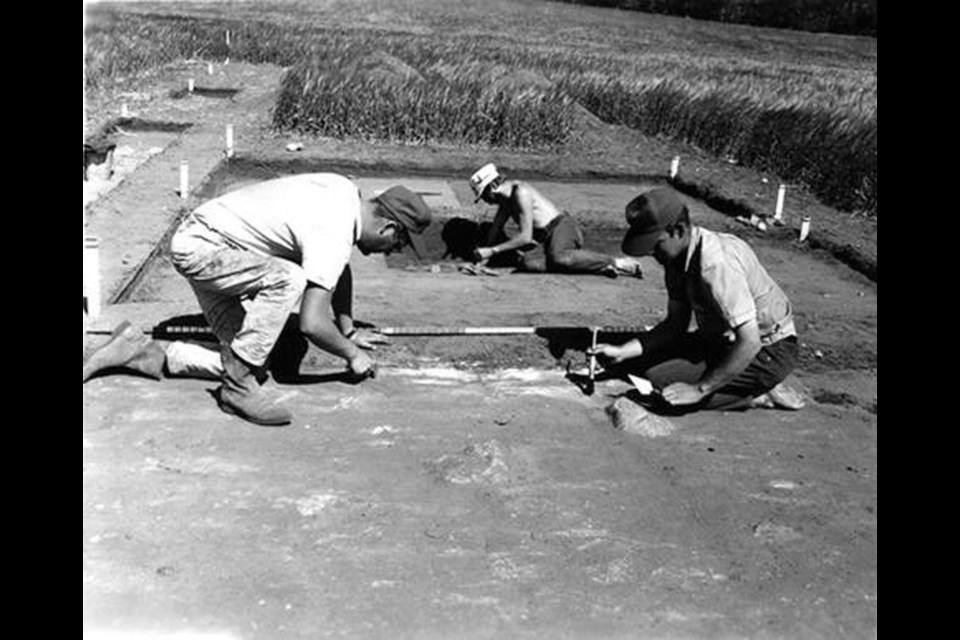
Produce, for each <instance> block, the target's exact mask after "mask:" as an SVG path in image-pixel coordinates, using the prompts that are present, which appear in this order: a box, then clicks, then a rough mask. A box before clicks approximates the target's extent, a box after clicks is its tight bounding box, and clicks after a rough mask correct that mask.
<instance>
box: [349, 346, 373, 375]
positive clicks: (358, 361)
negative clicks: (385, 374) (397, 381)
mask: <svg viewBox="0 0 960 640" xmlns="http://www.w3.org/2000/svg"><path fill="white" fill-rule="evenodd" d="M347 368H349V369H350V373H351V374H352V375H353V377H354V378H355V379H356V380H358V381H359V380H363V379H364V378H375V377H376V376H377V369H376V364H375V363H374V361H373V358H371V357H370V356H368V355H367V352H366V351H358V352H357V355H356V356H354V357H353V358H352V359H351V360H350V361H349V362H348V363H347Z"/></svg>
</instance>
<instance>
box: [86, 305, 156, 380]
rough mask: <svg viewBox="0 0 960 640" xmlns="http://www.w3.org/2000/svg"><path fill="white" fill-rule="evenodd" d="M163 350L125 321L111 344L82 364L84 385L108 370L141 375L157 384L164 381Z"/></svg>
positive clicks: (114, 335)
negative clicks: (155, 381)
mask: <svg viewBox="0 0 960 640" xmlns="http://www.w3.org/2000/svg"><path fill="white" fill-rule="evenodd" d="M166 358H167V356H166V353H165V352H164V350H163V348H162V347H161V346H160V345H159V344H157V343H156V342H154V341H153V340H151V339H150V338H148V337H146V336H145V335H143V334H142V333H141V332H139V331H137V330H136V329H135V328H134V327H133V326H131V325H130V323H129V322H128V321H126V320H124V321H123V322H121V323H120V324H119V325H117V327H116V328H115V329H114V330H113V333H112V334H111V336H110V340H109V341H108V342H107V344H105V345H103V346H102V347H100V348H99V349H97V350H96V351H94V352H93V353H91V354H90V355H89V356H88V357H87V359H86V360H84V362H83V381H84V382H86V381H87V380H89V379H90V378H91V377H93V376H94V375H95V374H97V373H99V372H100V371H103V370H105V369H116V370H123V371H129V372H133V373H139V374H142V375H145V376H148V377H150V378H153V379H154V380H159V379H161V378H162V377H163V365H164V362H165V361H166Z"/></svg>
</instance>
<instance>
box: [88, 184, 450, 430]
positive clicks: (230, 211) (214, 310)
mask: <svg viewBox="0 0 960 640" xmlns="http://www.w3.org/2000/svg"><path fill="white" fill-rule="evenodd" d="M430 220H431V212H430V209H429V207H428V206H427V205H426V203H424V201H423V199H422V198H420V196H418V195H417V194H415V193H413V192H412V191H410V190H409V189H406V188H405V187H401V186H396V187H391V188H390V189H388V190H386V191H384V192H383V193H381V194H379V195H378V196H376V197H374V198H372V199H369V200H364V199H362V198H361V196H360V192H359V190H358V189H357V186H356V185H355V184H354V183H353V182H351V181H350V180H349V179H347V178H345V177H343V176H340V175H336V174H331V173H314V174H303V175H296V176H290V177H285V178H279V179H275V180H268V181H266V182H261V183H258V184H254V185H251V186H247V187H243V188H240V189H237V190H235V191H232V192H229V193H227V194H225V195H222V196H220V197H218V198H215V199H213V200H211V201H209V202H206V203H204V204H203V205H201V206H200V207H198V208H197V209H196V210H194V211H193V212H192V213H190V214H189V215H188V216H187V217H186V219H185V220H184V221H183V222H182V223H181V224H180V226H179V228H178V229H177V231H176V233H175V234H174V236H173V239H172V240H171V243H170V254H171V258H172V261H173V264H174V266H175V267H176V269H177V271H178V272H179V273H180V274H181V275H183V276H184V277H185V278H186V279H187V280H188V281H189V282H190V285H191V287H193V290H194V293H195V294H196V296H197V300H198V301H199V303H200V308H201V309H202V311H203V314H204V316H205V317H206V320H207V322H208V323H209V325H210V327H211V329H212V331H213V333H214V335H216V336H217V338H218V340H219V342H220V345H221V347H220V365H221V368H222V373H221V375H220V379H221V385H220V388H219V392H218V394H217V395H218V402H219V405H220V408H221V409H223V410H224V411H226V412H227V413H231V414H235V415H238V416H240V417H241V418H244V419H246V420H249V421H250V422H254V423H257V424H264V425H282V424H287V423H289V422H290V421H291V415H290V412H289V411H287V410H286V409H284V408H283V407H281V406H279V405H278V404H276V402H275V400H274V398H273V396H272V394H270V393H269V392H267V391H266V390H265V389H264V388H262V387H261V380H263V379H264V378H265V376H264V375H263V371H264V368H265V366H266V364H267V360H268V358H269V357H270V355H271V352H272V351H273V349H274V346H275V344H276V342H277V339H278V337H279V335H280V332H281V330H282V329H283V327H284V325H285V324H286V323H287V320H288V318H289V316H290V314H291V313H292V312H293V311H294V310H295V309H296V308H297V304H298V303H299V316H300V324H299V329H300V331H301V332H302V333H303V335H304V336H305V337H306V338H307V339H308V340H309V341H310V342H312V343H313V344H315V345H317V346H318V347H320V348H321V349H324V350H325V351H328V352H330V353H332V354H335V355H338V356H340V357H341V358H343V359H344V360H345V361H346V363H347V366H348V368H349V370H350V371H351V372H352V374H353V375H354V376H356V377H357V378H363V377H368V376H371V375H373V373H374V361H373V359H372V358H371V357H370V356H369V355H368V354H367V350H369V349H372V348H374V344H375V343H377V342H384V341H385V340H384V339H383V338H382V337H381V336H379V335H378V334H375V333H374V332H371V331H365V330H358V329H357V327H355V326H354V323H353V312H352V306H353V276H352V272H351V270H350V264H349V260H350V254H351V252H352V250H353V247H354V246H356V247H357V248H358V249H359V250H360V252H361V253H363V254H364V255H367V254H371V253H385V254H389V253H390V252H392V251H397V250H400V249H401V248H403V247H404V246H407V245H410V246H412V247H413V248H414V251H416V247H415V245H414V242H415V238H417V236H418V235H419V234H421V233H422V232H423V231H424V229H426V228H427V226H428V225H429V224H430ZM195 353H196V352H195V351H189V350H187V351H184V352H181V351H178V350H174V349H167V351H166V354H165V357H166V363H165V366H166V369H167V370H168V371H169V372H170V373H172V374H174V375H177V374H184V373H190V372H191V371H195V370H198V369H207V370H209V369H210V368H211V367H210V363H209V358H207V361H206V362H191V358H193V357H194V356H195ZM138 357H139V356H138ZM199 359H200V360H202V359H203V358H202V357H200V358H199ZM134 361H138V360H136V358H134ZM86 377H87V376H86V369H85V373H84V379H86Z"/></svg>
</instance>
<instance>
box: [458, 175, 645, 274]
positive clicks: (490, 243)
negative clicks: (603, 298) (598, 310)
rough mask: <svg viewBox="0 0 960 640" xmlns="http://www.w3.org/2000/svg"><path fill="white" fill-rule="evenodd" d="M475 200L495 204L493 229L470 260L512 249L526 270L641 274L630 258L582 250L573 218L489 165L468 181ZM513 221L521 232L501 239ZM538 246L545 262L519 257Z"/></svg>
mask: <svg viewBox="0 0 960 640" xmlns="http://www.w3.org/2000/svg"><path fill="white" fill-rule="evenodd" d="M470 186H471V188H472V189H473V192H474V194H475V195H476V201H479V200H483V201H484V202H486V203H488V204H494V205H497V207H498V209H497V213H496V216H495V217H494V219H493V225H492V226H491V228H490V231H489V233H488V234H487V237H486V241H485V243H484V246H481V247H479V248H478V249H477V250H476V251H475V252H474V258H475V259H476V261H477V262H478V263H480V264H485V263H486V262H487V261H488V260H490V258H492V257H493V256H495V255H497V254H502V253H506V252H509V251H516V252H517V254H518V264H517V266H518V269H519V270H520V271H531V272H545V271H551V272H557V273H594V274H599V275H605V276H609V277H616V276H617V275H619V274H625V275H632V276H638V277H639V276H641V274H642V272H641V269H640V262H639V261H638V260H636V259H634V258H630V257H615V256H611V255H607V254H604V253H598V252H596V251H590V250H587V249H584V248H583V232H582V231H581V230H580V225H578V224H577V221H576V219H575V218H574V217H573V216H572V215H570V214H569V213H567V212H565V211H561V210H559V209H557V207H556V206H555V205H554V204H553V203H552V202H550V201H549V200H548V199H547V198H545V197H544V196H543V195H542V194H540V192H539V191H537V190H536V189H534V188H533V187H532V186H530V185H529V184H527V183H526V182H520V181H517V180H507V179H506V178H505V177H504V176H503V175H502V174H501V173H500V172H499V171H498V170H497V167H496V166H495V165H493V164H486V165H484V166H483V167H481V168H480V169H479V170H477V172H476V173H474V174H473V175H472V176H471V177H470ZM508 220H513V221H514V222H515V223H516V224H517V226H518V227H519V228H520V232H519V233H518V234H517V235H515V236H513V237H512V238H508V239H506V240H503V241H502V242H497V241H498V239H500V238H502V237H503V227H504V225H505V224H506V223H507V221H508ZM536 243H539V244H541V245H543V250H544V255H545V259H544V260H535V259H531V258H528V257H527V256H525V255H524V253H523V252H524V250H525V249H529V248H531V247H533V246H535V244H536Z"/></svg>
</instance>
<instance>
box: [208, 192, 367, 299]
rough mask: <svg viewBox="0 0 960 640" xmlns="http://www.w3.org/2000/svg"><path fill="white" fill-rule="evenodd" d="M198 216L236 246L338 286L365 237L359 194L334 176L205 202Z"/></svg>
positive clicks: (325, 284) (320, 282) (313, 279)
mask: <svg viewBox="0 0 960 640" xmlns="http://www.w3.org/2000/svg"><path fill="white" fill-rule="evenodd" d="M194 215H195V216H196V217H197V218H198V219H199V220H200V221H201V222H202V223H203V224H205V225H207V226H208V227H210V228H211V229H214V230H215V231H217V232H218V233H220V234H221V235H223V236H224V237H225V238H227V239H228V240H229V241H231V242H232V243H235V244H236V245H239V246H240V247H242V248H245V249H249V250H250V251H255V252H257V253H260V254H262V255H269V256H276V257H278V258H284V259H286V260H290V261H292V262H295V263H296V264H299V265H300V266H301V267H303V270H304V272H305V273H306V276H307V280H308V281H310V282H313V283H316V284H318V285H320V286H322V287H324V288H326V289H331V290H332V289H333V288H335V287H336V284H337V281H338V280H339V278H340V274H341V273H343V269H344V267H346V265H347V263H348V262H349V261H350V254H351V251H352V250H353V245H354V243H355V242H356V241H357V239H358V238H359V237H360V230H361V228H360V192H359V190H358V189H357V186H356V185H355V184H354V183H353V182H351V181H350V180H349V179H347V178H345V177H343V176H340V175H337V174H334V173H308V174H301V175H295V176H289V177H284V178H277V179H275V180H267V181H265V182H260V183H257V184H254V185H250V186H248V187H242V188H240V189H237V190H236V191H231V192H229V193H226V194H224V195H222V196H220V197H218V198H215V199H213V200H210V201H209V202H206V203H204V204H202V205H201V206H200V207H198V208H197V209H196V210H195V211H194Z"/></svg>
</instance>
